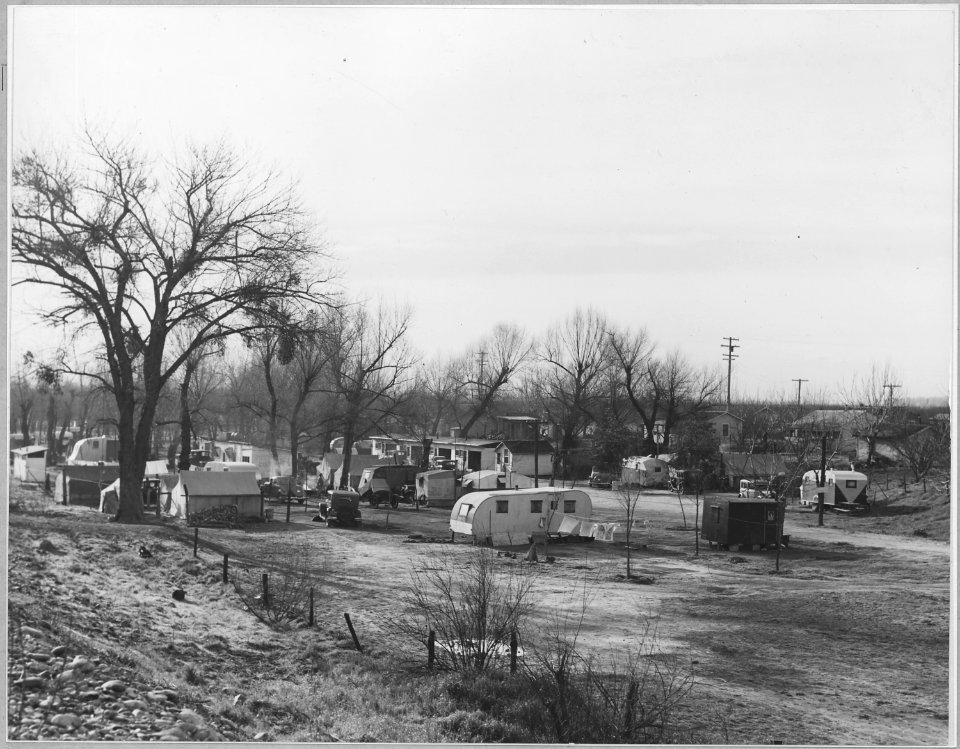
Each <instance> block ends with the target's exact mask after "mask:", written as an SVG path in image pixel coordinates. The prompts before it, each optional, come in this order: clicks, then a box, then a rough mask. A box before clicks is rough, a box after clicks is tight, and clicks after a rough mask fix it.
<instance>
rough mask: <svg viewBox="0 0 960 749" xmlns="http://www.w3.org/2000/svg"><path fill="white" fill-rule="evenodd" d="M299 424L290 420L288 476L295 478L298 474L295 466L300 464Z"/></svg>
mask: <svg viewBox="0 0 960 749" xmlns="http://www.w3.org/2000/svg"><path fill="white" fill-rule="evenodd" d="M299 441H300V424H299V423H298V422H297V420H296V419H290V475H291V476H293V477H294V478H296V477H297V476H298V475H299V474H298V473H297V469H298V468H299V466H298V465H297V464H298V463H299V462H300V450H299V447H300V446H299Z"/></svg>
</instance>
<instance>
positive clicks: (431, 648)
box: [427, 629, 437, 669]
mask: <svg viewBox="0 0 960 749" xmlns="http://www.w3.org/2000/svg"><path fill="white" fill-rule="evenodd" d="M436 642H437V633H436V632H434V631H433V630H432V629H431V630H430V634H429V635H428V636H427V668H429V669H432V668H433V660H434V656H435V647H436Z"/></svg>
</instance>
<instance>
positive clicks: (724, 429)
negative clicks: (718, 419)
mask: <svg viewBox="0 0 960 749" xmlns="http://www.w3.org/2000/svg"><path fill="white" fill-rule="evenodd" d="M722 433H723V436H724V437H729V436H730V425H729V424H724V425H723V426H722Z"/></svg>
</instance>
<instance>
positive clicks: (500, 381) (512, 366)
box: [461, 323, 532, 437]
mask: <svg viewBox="0 0 960 749" xmlns="http://www.w3.org/2000/svg"><path fill="white" fill-rule="evenodd" d="M477 350H478V352H479V354H480V357H479V361H478V364H479V367H478V369H477V370H475V373H474V374H473V375H472V377H471V378H470V379H468V380H466V381H464V382H462V385H464V386H465V387H466V389H467V391H468V392H469V390H471V389H473V390H474V392H475V393H476V400H475V406H474V407H473V408H472V409H471V413H470V416H469V417H468V418H467V421H466V423H465V424H463V425H462V428H461V434H462V436H464V437H467V436H469V434H470V430H471V429H473V427H474V425H475V424H476V423H477V421H478V420H479V419H480V418H482V417H483V416H484V415H486V414H487V413H488V412H489V411H490V408H491V406H492V405H493V403H494V401H495V400H496V398H497V396H498V395H499V394H500V393H501V391H502V390H503V389H504V388H505V387H506V386H507V384H508V383H509V382H510V381H511V378H513V376H514V375H515V374H516V373H517V370H518V369H519V368H520V367H522V366H523V364H524V363H525V362H526V361H527V359H528V357H529V356H530V353H531V350H532V346H531V344H530V342H529V340H528V339H527V335H526V333H525V332H524V331H523V329H522V328H520V327H518V326H516V325H506V324H502V323H501V324H499V325H497V326H496V327H495V328H494V329H493V334H492V335H490V336H488V337H486V338H484V339H482V340H481V341H480V343H479V344H478V346H477ZM463 370H464V371H470V370H471V368H470V367H463Z"/></svg>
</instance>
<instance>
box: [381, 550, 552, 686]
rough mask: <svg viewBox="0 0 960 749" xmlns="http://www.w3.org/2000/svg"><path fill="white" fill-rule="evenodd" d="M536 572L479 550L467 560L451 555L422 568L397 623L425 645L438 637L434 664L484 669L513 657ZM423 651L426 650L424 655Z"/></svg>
mask: <svg viewBox="0 0 960 749" xmlns="http://www.w3.org/2000/svg"><path fill="white" fill-rule="evenodd" d="M534 574H535V573H534V572H533V571H532V570H531V568H529V567H526V566H524V564H523V562H521V561H519V560H509V561H508V562H507V561H504V560H502V559H501V560H499V561H498V558H497V557H496V556H495V555H494V554H493V551H492V550H491V549H487V548H479V549H476V550H475V551H474V553H473V554H472V555H471V556H470V557H468V558H467V560H466V563H464V562H463V557H462V556H455V555H454V554H451V553H447V554H441V555H439V558H436V557H435V558H433V559H432V560H429V561H427V562H425V563H421V564H420V565H418V566H417V567H416V568H415V569H414V570H413V572H412V573H411V575H410V581H409V583H408V585H407V588H406V590H405V591H404V593H403V597H402V602H403V604H404V608H405V610H406V612H407V613H405V614H404V615H402V616H401V617H399V618H398V620H397V621H395V622H394V626H395V627H396V628H397V630H398V631H400V632H401V633H402V634H405V635H407V636H409V637H413V638H415V639H417V640H419V641H420V642H421V643H423V644H424V645H426V644H427V643H428V640H429V637H430V633H431V632H434V633H435V638H436V639H435V643H436V646H435V654H436V665H437V666H439V667H444V668H451V669H453V670H456V671H461V670H469V671H475V672H477V671H484V670H485V669H487V668H490V667H492V666H493V665H494V664H495V663H497V662H498V661H502V660H504V659H505V658H506V656H507V655H508V654H509V647H510V640H511V636H512V635H513V634H514V633H516V634H517V636H518V637H519V636H520V634H521V630H522V628H523V626H524V622H525V620H526V618H527V616H528V614H529V613H530V610H531V607H532V605H533V604H532V601H531V595H530V589H531V586H532V584H533V579H534ZM421 652H423V651H421Z"/></svg>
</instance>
